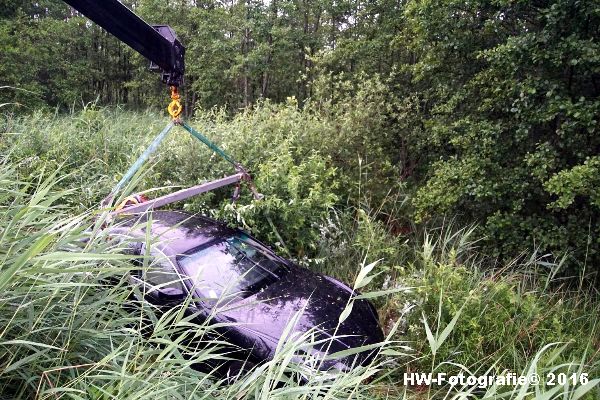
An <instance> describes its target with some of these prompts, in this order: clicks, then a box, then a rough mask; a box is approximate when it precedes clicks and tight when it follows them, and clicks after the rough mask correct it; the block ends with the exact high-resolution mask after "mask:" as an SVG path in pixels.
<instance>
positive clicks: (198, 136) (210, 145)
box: [182, 122, 240, 168]
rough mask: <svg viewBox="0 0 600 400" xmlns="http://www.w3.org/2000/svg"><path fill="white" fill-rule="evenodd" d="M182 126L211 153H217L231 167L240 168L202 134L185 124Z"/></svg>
mask: <svg viewBox="0 0 600 400" xmlns="http://www.w3.org/2000/svg"><path fill="white" fill-rule="evenodd" d="M182 126H183V128H184V129H185V130H186V131H188V132H189V133H191V134H192V136H194V137H195V138H196V139H198V140H199V141H201V142H202V143H204V144H205V145H207V146H208V148H209V149H211V150H212V151H214V152H215V153H217V154H218V155H220V156H221V157H223V158H224V159H225V160H227V161H228V162H230V163H231V165H233V166H234V167H236V168H238V167H239V166H240V164H239V163H238V162H237V161H235V160H234V159H233V158H232V157H230V156H229V154H227V153H225V151H223V150H222V149H221V148H220V147H219V146H217V145H216V144H214V143H213V142H211V141H210V140H209V139H208V138H207V137H206V136H204V135H203V134H201V133H200V132H198V131H197V130H195V129H194V128H192V127H191V126H189V125H188V124H187V123H185V122H184V123H183V125H182Z"/></svg>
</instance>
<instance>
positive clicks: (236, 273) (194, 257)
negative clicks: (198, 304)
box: [177, 235, 285, 300]
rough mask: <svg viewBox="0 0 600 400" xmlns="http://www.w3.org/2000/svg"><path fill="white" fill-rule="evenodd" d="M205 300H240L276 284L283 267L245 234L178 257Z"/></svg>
mask: <svg viewBox="0 0 600 400" xmlns="http://www.w3.org/2000/svg"><path fill="white" fill-rule="evenodd" d="M177 262H178V263H179V265H180V266H181V268H182V270H183V271H184V273H185V274H186V275H187V276H189V277H190V278H191V279H192V282H193V283H194V286H195V288H196V290H197V291H198V292H199V293H200V295H201V296H202V297H204V298H207V299H213V300H217V299H222V298H227V299H233V300H236V299H242V298H246V297H249V296H251V295H253V294H256V293H258V292H259V291H260V290H261V289H264V288H265V287H267V286H269V285H271V284H273V283H275V282H277V281H278V280H279V278H280V276H281V275H282V274H283V273H285V268H284V264H283V263H282V262H281V261H279V260H278V259H277V258H276V257H274V256H273V255H271V254H269V253H268V252H267V251H265V250H264V249H262V248H261V247H260V245H258V244H257V243H255V242H253V241H252V240H251V239H249V238H248V237H247V236H245V235H237V236H232V237H229V238H227V239H225V240H218V241H215V242H212V243H210V244H209V245H203V246H200V247H198V248H196V249H193V250H191V251H188V252H187V253H186V254H183V255H180V256H179V257H177Z"/></svg>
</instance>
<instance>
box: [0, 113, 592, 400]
mask: <svg viewBox="0 0 600 400" xmlns="http://www.w3.org/2000/svg"><path fill="white" fill-rule="evenodd" d="M261 112H262V111H261ZM300 117H301V115H300V114H298V113H297V112H296V111H292V110H288V109H284V110H279V111H277V112H276V113H275V114H274V116H273V118H282V120H281V121H280V120H277V119H274V120H269V119H268V118H267V113H265V114H259V115H253V114H247V115H242V116H238V117H236V120H234V121H226V120H218V122H216V123H215V125H214V126H213V127H212V128H211V129H212V131H211V132H213V133H215V134H216V135H218V137H219V140H218V141H219V142H220V143H225V144H226V145H227V146H230V147H233V148H234V151H233V153H235V154H236V155H237V154H238V153H239V154H242V155H243V157H247V158H248V160H252V159H253V157H254V155H255V154H258V153H257V152H258V151H259V149H260V147H261V146H265V143H267V142H268V139H269V137H268V136H269V135H268V134H267V133H268V132H271V131H274V133H273V135H274V138H275V139H273V140H274V141H276V142H277V146H276V147H277V149H278V151H280V150H281V151H284V152H288V151H289V152H290V153H293V154H294V156H293V157H291V158H290V159H289V160H288V161H286V162H289V163H290V164H289V165H287V166H285V168H284V167H278V166H275V164H276V163H274V161H273V160H276V161H282V159H281V158H277V157H275V158H270V156H271V155H275V153H274V152H273V153H271V152H270V153H269V154H262V155H260V157H258V156H257V158H256V160H255V163H254V164H253V165H252V166H253V167H254V170H255V171H258V172H259V173H258V175H259V177H261V178H260V179H262V182H263V183H264V184H265V185H266V187H267V188H269V190H270V191H271V193H267V194H268V195H269V194H270V195H271V198H272V199H273V198H274V199H275V200H273V202H272V203H266V204H267V206H269V207H271V212H273V214H276V213H277V212H279V210H283V209H285V207H284V206H285V204H279V203H280V202H281V199H282V198H289V199H291V200H290V203H291V204H290V205H289V207H290V208H292V209H293V212H290V213H289V214H288V215H286V216H278V218H274V222H275V229H277V230H279V231H281V232H277V233H278V234H279V233H281V236H279V237H282V238H283V239H282V240H283V241H285V242H286V243H285V244H289V242H288V241H289V238H293V237H294V235H297V236H299V237H301V239H302V240H297V241H295V242H294V241H292V243H293V244H294V245H293V246H287V247H288V250H289V252H290V254H291V256H292V257H295V258H296V259H298V260H299V261H301V262H304V263H306V264H307V265H308V266H309V267H310V268H313V269H315V270H318V271H321V272H325V273H328V274H330V275H334V276H336V277H338V278H340V279H342V280H344V281H346V282H355V287H357V288H360V290H361V291H363V292H365V295H366V296H373V300H374V301H375V303H376V305H377V306H378V308H379V313H380V315H381V319H382V323H383V325H384V327H385V330H386V334H387V339H386V341H385V343H383V344H382V346H381V348H380V350H379V353H378V356H377V357H376V359H375V360H374V361H373V363H372V364H371V365H369V366H366V367H361V368H356V369H355V370H353V371H352V372H350V373H345V374H338V375H336V376H332V375H331V374H332V372H329V373H319V372H316V371H315V368H311V366H313V367H314V366H315V365H318V363H319V362H321V361H320V359H319V358H318V357H316V356H315V354H314V352H311V351H310V348H311V347H315V346H316V345H317V343H316V341H317V339H316V337H317V336H315V335H312V333H311V332H306V333H303V334H298V333H294V332H293V321H291V325H290V327H289V335H287V337H285V338H284V340H282V341H281V342H280V344H279V347H278V352H277V353H276V354H275V356H274V358H273V360H271V361H269V362H267V363H265V364H262V365H259V366H253V367H252V368H248V371H245V372H241V373H240V374H239V376H236V377H223V376H221V375H220V374H218V373H217V372H218V371H217V370H216V368H212V367H211V368H212V369H211V368H209V369H208V370H206V369H203V368H200V369H199V368H198V366H199V365H205V364H206V365H213V366H214V363H215V362H217V363H221V362H223V363H224V362H226V361H228V355H227V353H226V352H225V353H224V349H227V348H229V346H228V344H227V343H226V341H225V340H224V338H222V337H220V336H219V335H218V331H217V327H216V326H215V324H214V323H213V322H212V321H210V320H209V321H207V322H206V323H201V324H200V323H197V322H194V321H192V320H191V319H190V318H189V317H186V316H185V314H184V313H183V309H181V308H176V309H173V310H172V311H171V312H170V313H167V314H165V315H162V316H161V315H160V314H158V313H156V310H154V309H153V308H152V307H150V306H148V305H147V304H143V306H142V307H138V308H136V309H135V310H136V311H135V312H131V308H130V307H129V306H128V305H129V301H130V297H131V294H132V290H135V289H134V288H132V287H130V286H129V285H128V282H127V279H126V276H127V274H128V273H129V272H130V270H131V268H133V266H132V263H131V262H130V261H131V259H130V258H131V257H130V256H126V255H123V254H122V251H123V244H121V243H119V242H118V241H116V240H114V238H110V237H108V236H107V235H106V234H105V231H103V230H102V229H100V224H101V221H100V220H98V214H97V213H96V212H95V211H92V210H93V209H95V207H96V205H97V204H98V202H99V200H100V199H101V198H102V197H103V196H104V195H105V194H106V193H107V192H108V191H109V190H110V189H111V188H112V186H113V185H114V183H116V180H117V179H118V178H119V173H121V172H122V171H124V170H125V168H126V166H128V165H129V163H130V162H131V161H132V160H133V159H134V158H135V157H136V156H137V155H138V154H139V153H140V152H141V150H142V149H143V147H144V145H145V144H147V143H148V140H149V139H150V137H151V134H153V133H155V132H157V131H158V130H159V129H160V128H162V125H163V124H164V121H163V120H161V119H158V118H156V117H155V116H153V115H150V114H128V113H119V112H114V113H108V112H106V111H104V110H95V109H87V110H84V111H83V112H81V113H76V114H74V115H72V116H67V117H64V116H48V115H42V114H34V115H32V116H30V117H29V118H28V119H22V118H15V117H12V116H7V117H5V118H4V119H3V120H2V132H3V135H2V136H1V137H0V157H1V159H0V394H1V395H2V396H4V397H6V398H47V399H54V398H78V399H89V398H94V399H124V398H136V399H137V398H152V399H155V398H182V399H183V398H199V399H200V398H202V399H242V398H251V399H252V398H254V399H296V398H301V399H316V398H323V399H346V398H357V399H380V398H381V399H390V398H409V399H414V398H419V399H421V398H467V397H472V398H509V399H526V398H541V399H559V398H560V399H578V398H587V399H592V398H597V397H598V396H600V392H599V389H598V385H597V383H598V382H597V381H596V380H594V379H595V378H597V377H598V373H599V372H598V371H600V362H599V358H600V353H599V350H598V349H599V348H600V334H599V330H600V327H599V325H598V323H597V315H599V314H600V303H599V302H598V300H597V294H596V293H593V290H590V292H585V293H584V292H582V291H577V292H574V291H573V290H572V289H569V288H565V289H562V288H561V286H560V282H558V284H557V282H556V281H555V280H554V279H553V277H552V272H553V271H554V270H556V268H558V267H557V265H558V264H559V263H560V260H557V261H556V265H554V266H552V265H549V264H548V260H547V258H542V257H539V256H537V255H531V256H530V257H525V258H523V257H521V258H519V259H518V260H517V261H515V262H514V263H512V264H510V265H495V263H494V262H493V260H492V261H490V260H489V259H487V258H485V257H484V256H482V255H481V254H479V253H478V251H477V240H476V239H474V238H473V236H472V233H473V228H470V227H467V228H460V227H456V226H454V225H453V224H448V223H446V224H444V226H443V227H441V228H438V229H433V230H423V229H421V228H419V227H415V226H412V225H411V224H410V221H407V220H406V219H405V217H404V216H403V215H402V210H403V207H404V203H403V201H404V200H403V199H405V195H400V194H394V195H393V196H392V195H390V196H384V197H383V198H382V199H381V198H377V199H376V200H377V201H378V203H376V204H379V205H378V206H373V207H372V206H371V204H374V203H373V202H374V201H375V200H374V199H373V197H372V196H371V195H370V194H369V190H370V189H368V188H369V187H371V186H374V185H375V183H374V182H370V184H369V185H364V186H363V185H358V186H359V187H358V188H356V189H357V190H356V191H355V193H360V194H359V196H360V201H357V202H356V204H354V205H353V206H352V207H349V206H348V205H347V204H343V203H340V202H338V203H336V204H335V207H332V206H331V205H330V204H329V203H326V200H327V199H330V198H331V196H330V194H329V192H327V190H329V188H327V187H326V185H325V183H326V182H329V181H328V179H330V177H328V178H324V179H323V180H320V178H319V179H317V178H318V177H317V178H315V177H311V176H312V175H315V174H318V173H321V172H324V173H329V172H330V168H329V166H327V165H325V164H322V163H321V161H323V160H325V159H326V157H325V158H314V159H313V160H312V161H310V162H308V163H304V164H302V161H298V159H297V156H298V154H299V153H301V152H302V151H301V150H298V149H296V150H292V149H290V148H287V147H285V146H291V147H294V146H298V145H299V143H301V140H300V139H302V138H303V137H304V138H308V139H310V140H311V141H315V140H317V138H318V135H316V134H309V135H308V136H303V133H302V129H301V128H302V124H303V123H305V124H311V123H313V124H314V126H307V129H314V131H315V132H317V131H318V129H316V128H315V127H317V128H319V129H321V128H327V126H326V125H327V124H326V123H325V122H323V121H316V122H315V121H304V122H303V121H301V120H300ZM284 118H289V120H283V119H284ZM257 123H260V124H263V125H262V126H263V127H264V128H265V132H267V133H265V134H262V135H259V136H257V137H256V140H255V141H252V140H253V139H252V134H251V133H252V132H251V129H250V125H251V124H257ZM323 124H325V125H323ZM282 126H283V127H287V128H289V129H292V130H293V131H294V135H295V136H297V137H296V138H295V139H294V140H292V139H291V138H286V136H285V135H284V134H282V131H281V130H280V128H281V127H282ZM242 127H243V128H244V129H245V130H246V133H245V134H244V135H245V136H244V137H245V140H246V142H247V143H246V145H245V146H246V147H245V148H244V149H242V147H243V145H242V144H240V143H237V142H236V141H234V140H233V139H231V140H232V141H230V142H228V139H227V138H228V135H231V134H232V132H234V131H236V129H238V128H242ZM267 127H270V128H269V129H271V131H269V129H267ZM327 129H329V128H327ZM313 133H314V132H313ZM294 135H292V136H294ZM188 139H189V138H182V137H178V136H176V135H173V136H172V137H171V138H170V139H169V140H170V142H169V143H166V144H165V148H166V149H169V151H165V152H163V153H160V154H158V159H160V160H162V161H164V162H161V164H158V165H156V166H155V167H154V168H149V169H146V170H145V171H144V175H141V176H139V177H138V178H139V180H138V182H139V183H140V185H143V187H144V188H148V187H158V186H164V185H171V184H179V183H182V184H190V183H197V181H198V180H202V179H204V178H205V177H210V176H211V174H213V176H214V175H219V174H220V173H222V172H224V171H225V169H224V168H225V166H221V165H220V164H218V163H217V164H214V163H212V159H211V156H210V154H208V153H203V151H204V150H203V149H201V148H200V147H198V148H195V147H194V148H193V150H192V151H190V146H197V144H194V142H193V141H191V140H190V141H188ZM311 143H312V142H311ZM235 146H238V148H235ZM294 152H297V153H298V154H296V153H294ZM196 155H198V157H196ZM244 161H246V160H244ZM205 163H206V164H207V165H208V164H210V166H206V165H204V164H205ZM269 168H273V169H269ZM358 170H360V168H359V169H358ZM273 171H275V172H273ZM336 173H337V172H336ZM361 176H363V174H362V173H361ZM305 177H307V178H306V179H305ZM341 181H344V182H348V181H350V178H349V177H347V176H346V177H343V179H342V180H341ZM303 185H304V186H303ZM130 189H131V188H130ZM263 189H264V188H261V190H263ZM326 189H327V190H326ZM338 194H339V193H338ZM213 196H214V197H210V196H208V197H207V198H204V199H202V200H199V201H198V202H197V203H188V204H184V205H182V207H184V208H186V209H190V210H193V211H204V212H208V209H209V208H211V207H219V206H220V205H221V204H222V203H221V202H220V200H221V199H223V198H225V197H226V194H223V193H221V194H217V195H213ZM219 196H220V197H219ZM286 196H288V197H286ZM311 196H312V197H311ZM376 197H377V196H376ZM292 200H293V201H292ZM327 201H328V200H327ZM383 203H386V204H385V206H383V205H382V204H383ZM244 207H247V208H252V207H259V206H256V205H255V204H253V203H247V202H246V203H244V202H242V203H241V204H240V205H238V206H236V207H229V208H227V207H223V208H221V210H220V212H221V213H222V214H221V215H225V214H227V213H230V214H228V217H229V218H230V220H232V221H233V220H236V218H237V217H239V221H240V223H243V222H245V223H246V224H248V225H249V226H250V227H252V228H255V229H257V231H258V232H259V234H262V235H264V237H266V238H267V239H268V238H275V239H274V240H279V239H277V237H278V235H274V234H273V235H271V233H273V232H269V230H272V229H273V226H270V225H269V224H263V225H264V226H261V227H260V229H258V228H257V225H258V224H259V223H260V221H261V220H260V218H257V217H260V216H261V215H262V214H252V213H248V212H245V211H244V210H243V208H244ZM311 207H314V210H315V212H312V213H307V214H306V215H304V214H303V213H306V211H307V210H311V209H312V208H311ZM323 216H325V218H323ZM299 217H302V218H303V219H301V220H300V219H298V218H299ZM100 218H101V217H100ZM286 218H287V219H286ZM286 221H287V222H290V223H289V224H285V222H286ZM263 222H264V221H263ZM305 231H310V232H313V233H314V232H316V234H313V233H311V234H310V235H308V234H305ZM90 232H93V234H91V235H90ZM83 239H85V240H83ZM309 239H310V240H309ZM303 243H304V244H303ZM298 246H305V247H303V248H302V251H299V250H298V249H299V247H298ZM375 260H380V261H379V262H378V263H376V264H373V263H372V262H373V261H375ZM148 321H152V322H153V323H152V324H151V325H150V326H148ZM191 339H193V340H191ZM507 370H510V371H513V372H516V373H522V374H525V375H527V374H533V373H538V374H540V375H543V374H546V373H547V372H549V371H555V372H570V371H580V372H587V373H589V374H590V383H589V384H588V385H587V386H583V385H578V386H572V385H571V386H569V385H559V386H553V387H551V386H548V385H540V386H536V387H534V386H528V385H517V386H516V387H514V388H513V387H489V388H477V387H448V386H442V387H434V386H432V387H430V388H425V389H424V388H421V387H405V386H404V385H403V381H402V374H403V373H404V372H406V371H418V372H425V373H427V372H433V373H437V372H440V371H441V372H447V373H450V372H454V371H465V372H466V371H468V372H469V373H472V374H475V375H481V374H483V373H485V372H486V371H489V372H490V373H494V374H501V373H503V372H505V371H507ZM303 379H306V380H307V382H306V383H304V384H300V381H301V380H303Z"/></svg>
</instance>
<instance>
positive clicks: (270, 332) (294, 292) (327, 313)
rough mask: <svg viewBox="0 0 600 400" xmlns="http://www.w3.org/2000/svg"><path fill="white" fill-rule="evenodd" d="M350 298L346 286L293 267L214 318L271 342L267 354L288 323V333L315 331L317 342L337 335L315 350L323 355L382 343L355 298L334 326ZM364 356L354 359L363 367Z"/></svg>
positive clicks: (364, 305)
mask: <svg viewBox="0 0 600 400" xmlns="http://www.w3.org/2000/svg"><path fill="white" fill-rule="evenodd" d="M350 295H351V291H350V289H349V288H347V287H345V286H344V285H342V284H340V283H339V282H337V281H335V280H333V279H331V278H328V277H326V276H323V275H318V274H314V273H312V272H310V271H305V270H304V269H301V268H298V269H296V268H294V272H293V273H288V274H284V275H283V276H282V277H281V279H280V280H279V281H278V282H276V283H274V284H272V285H271V286H269V287H267V288H266V289H264V290H263V291H262V292H260V293H258V294H256V295H254V296H251V297H248V298H246V299H243V300H242V301H239V302H237V303H234V304H230V305H227V306H224V307H223V308H222V309H221V310H219V313H218V314H219V315H220V316H221V317H223V318H224V319H226V320H227V321H229V322H236V323H237V329H239V330H240V331H241V333H242V334H244V333H245V334H250V335H254V336H259V337H260V338H261V339H267V340H269V341H270V342H271V347H272V349H271V350H274V347H275V345H276V344H277V342H278V341H279V338H281V336H283V335H284V333H285V332H286V328H287V327H288V325H290V324H293V327H292V329H291V330H289V331H290V332H297V333H307V332H311V333H312V332H315V338H316V339H317V340H323V339H331V338H332V337H333V336H335V338H334V339H333V340H329V341H327V342H326V343H325V344H323V345H322V346H320V347H318V348H317V350H319V351H321V352H327V353H333V352H337V351H342V350H347V349H349V348H354V347H359V346H363V345H369V344H374V343H378V342H381V341H382V340H383V333H382V331H381V328H380V326H379V323H378V319H377V315H376V313H375V310H374V308H373V307H372V306H371V305H370V303H369V302H368V301H366V300H355V301H354V303H353V307H352V312H351V313H350V315H349V316H348V317H347V318H346V319H345V320H344V322H343V323H342V324H339V323H338V321H339V318H340V314H341V313H342V311H343V310H344V308H345V307H346V305H347V303H348V300H349V298H350ZM338 325H339V326H338ZM263 342H264V340H263ZM368 356H369V355H368V354H362V355H361V357H360V358H359V360H358V361H359V362H361V363H362V362H364V361H365V360H367V359H368V358H370V357H368ZM348 361H349V360H346V363H348Z"/></svg>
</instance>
